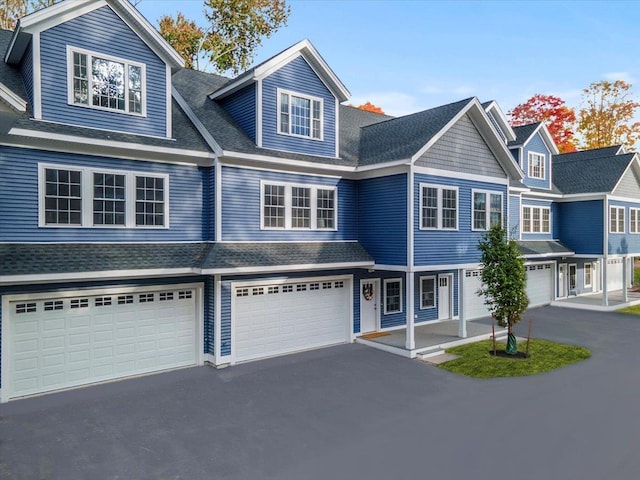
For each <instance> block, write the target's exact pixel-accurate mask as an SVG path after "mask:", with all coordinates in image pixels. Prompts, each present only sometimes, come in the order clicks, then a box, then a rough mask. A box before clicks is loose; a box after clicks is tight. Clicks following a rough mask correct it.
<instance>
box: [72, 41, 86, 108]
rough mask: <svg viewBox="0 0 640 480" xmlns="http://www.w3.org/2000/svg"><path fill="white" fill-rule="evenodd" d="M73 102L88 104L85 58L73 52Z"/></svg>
mask: <svg viewBox="0 0 640 480" xmlns="http://www.w3.org/2000/svg"><path fill="white" fill-rule="evenodd" d="M73 101H74V103H81V104H85V105H86V104H88V103H89V77H88V75H87V56H86V55H84V54H81V53H77V52H73Z"/></svg>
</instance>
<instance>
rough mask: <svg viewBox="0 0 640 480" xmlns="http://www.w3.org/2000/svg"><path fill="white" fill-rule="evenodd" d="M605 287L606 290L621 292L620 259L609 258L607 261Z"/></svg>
mask: <svg viewBox="0 0 640 480" xmlns="http://www.w3.org/2000/svg"><path fill="white" fill-rule="evenodd" d="M607 285H608V290H609V291H610V292H611V291H614V290H622V259H621V258H611V259H609V260H607Z"/></svg>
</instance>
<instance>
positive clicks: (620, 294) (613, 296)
mask: <svg viewBox="0 0 640 480" xmlns="http://www.w3.org/2000/svg"><path fill="white" fill-rule="evenodd" d="M638 304H640V290H638V289H635V288H634V289H633V290H631V289H629V290H624V289H623V290H614V291H610V292H607V293H606V296H605V293H603V292H598V293H591V294H587V295H577V296H571V297H567V298H561V299H558V300H554V301H553V302H551V306H553V307H565V308H577V309H581V310H596V311H601V312H611V311H614V310H618V309H620V308H624V307H630V306H632V305H638Z"/></svg>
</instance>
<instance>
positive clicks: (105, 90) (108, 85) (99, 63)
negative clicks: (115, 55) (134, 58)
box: [91, 57, 125, 111]
mask: <svg viewBox="0 0 640 480" xmlns="http://www.w3.org/2000/svg"><path fill="white" fill-rule="evenodd" d="M91 72H92V78H91V89H92V95H93V105H95V106H99V107H104V108H110V109H113V110H122V111H124V110H125V103H124V98H125V83H124V64H123V63H119V62H114V61H111V60H106V59H103V58H99V57H93V58H92V59H91Z"/></svg>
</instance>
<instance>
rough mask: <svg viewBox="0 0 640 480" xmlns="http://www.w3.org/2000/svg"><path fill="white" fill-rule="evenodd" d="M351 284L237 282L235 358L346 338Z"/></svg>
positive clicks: (334, 281)
mask: <svg viewBox="0 0 640 480" xmlns="http://www.w3.org/2000/svg"><path fill="white" fill-rule="evenodd" d="M350 283H351V282H350V281H349V280H345V279H322V280H316V281H298V282H288V283H278V284H264V285H251V286H236V287H235V288H234V292H233V295H234V308H233V314H232V315H233V320H234V331H233V348H232V350H233V351H234V352H235V353H234V356H235V361H237V362H240V361H246V360H255V359H258V358H264V357H270V356H274V355H282V354H285V353H291V352H295V351H300V350H305V349H309V348H315V347H321V346H326V345H332V344H336V343H344V342H347V341H348V339H349V325H350V321H349V319H350V315H349V312H350V308H351V295H350V293H351V288H350Z"/></svg>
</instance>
